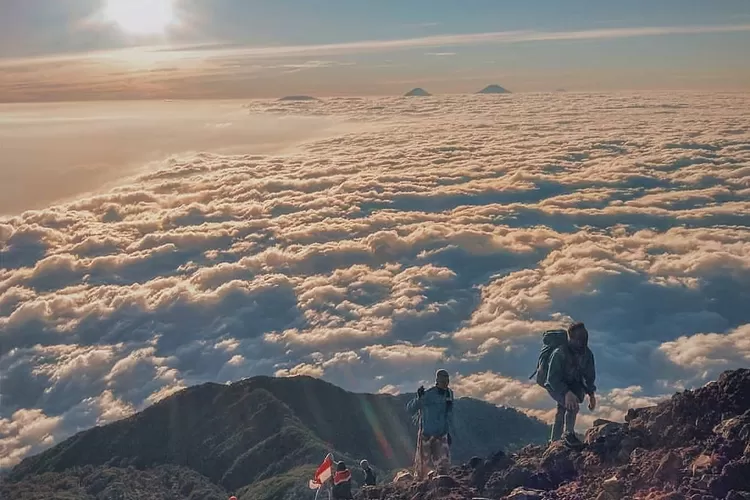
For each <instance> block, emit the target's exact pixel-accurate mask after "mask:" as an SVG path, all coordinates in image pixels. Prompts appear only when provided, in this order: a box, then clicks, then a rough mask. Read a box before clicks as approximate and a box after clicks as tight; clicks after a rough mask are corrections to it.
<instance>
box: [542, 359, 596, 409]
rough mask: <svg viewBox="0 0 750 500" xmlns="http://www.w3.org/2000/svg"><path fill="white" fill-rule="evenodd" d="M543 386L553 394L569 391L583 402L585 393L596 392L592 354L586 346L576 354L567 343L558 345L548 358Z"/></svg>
mask: <svg viewBox="0 0 750 500" xmlns="http://www.w3.org/2000/svg"><path fill="white" fill-rule="evenodd" d="M545 387H546V388H547V389H548V390H550V391H551V392H553V393H555V394H563V395H564V394H566V393H567V392H568V391H571V392H572V393H573V394H575V395H576V396H577V397H578V401H580V402H583V397H584V396H585V395H586V394H593V393H594V392H596V366H595V364H594V354H593V353H592V352H591V349H589V348H588V347H587V348H586V350H585V351H584V352H583V353H582V354H580V355H576V354H574V353H573V351H572V350H571V349H570V347H568V346H567V345H565V346H561V347H558V348H557V349H555V352H553V353H552V356H551V357H550V360H549V370H547V383H546V384H545Z"/></svg>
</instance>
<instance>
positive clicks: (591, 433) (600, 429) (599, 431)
mask: <svg viewBox="0 0 750 500" xmlns="http://www.w3.org/2000/svg"><path fill="white" fill-rule="evenodd" d="M597 423H598V424H599V425H597ZM624 428H625V425H624V424H618V423H617V422H610V421H608V420H597V421H596V422H594V427H592V428H591V429H589V430H588V431H586V437H585V438H584V443H586V444H588V445H592V444H595V443H597V442H603V441H606V440H607V439H608V438H611V437H615V436H618V437H619V436H620V435H621V434H622V433H623V431H624Z"/></svg>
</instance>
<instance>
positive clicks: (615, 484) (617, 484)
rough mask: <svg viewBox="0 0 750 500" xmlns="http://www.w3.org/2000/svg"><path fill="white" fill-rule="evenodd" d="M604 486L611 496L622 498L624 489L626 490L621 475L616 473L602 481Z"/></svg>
mask: <svg viewBox="0 0 750 500" xmlns="http://www.w3.org/2000/svg"><path fill="white" fill-rule="evenodd" d="M602 488H604V491H606V492H607V493H609V495H610V496H611V497H613V498H621V497H622V494H623V491H624V490H625V485H624V484H623V483H622V480H621V479H620V478H619V477H617V476H616V475H614V476H612V477H610V478H609V479H606V480H605V481H604V482H603V483H602Z"/></svg>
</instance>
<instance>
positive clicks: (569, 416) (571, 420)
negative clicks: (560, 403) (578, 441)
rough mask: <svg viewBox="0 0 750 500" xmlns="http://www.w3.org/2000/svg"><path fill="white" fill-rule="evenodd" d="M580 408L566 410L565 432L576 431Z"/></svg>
mask: <svg viewBox="0 0 750 500" xmlns="http://www.w3.org/2000/svg"><path fill="white" fill-rule="evenodd" d="M577 416H578V409H577V408H576V409H575V410H566V411H565V434H570V433H575V431H576V417H577Z"/></svg>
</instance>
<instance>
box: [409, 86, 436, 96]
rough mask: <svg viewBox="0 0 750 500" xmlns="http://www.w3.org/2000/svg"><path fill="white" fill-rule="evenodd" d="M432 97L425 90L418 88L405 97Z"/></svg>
mask: <svg viewBox="0 0 750 500" xmlns="http://www.w3.org/2000/svg"><path fill="white" fill-rule="evenodd" d="M431 95H432V94H430V93H429V92H427V91H426V90H425V89H423V88H419V87H417V88H415V89H411V90H410V91H409V92H407V93H406V94H404V97H429V96H431Z"/></svg>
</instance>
